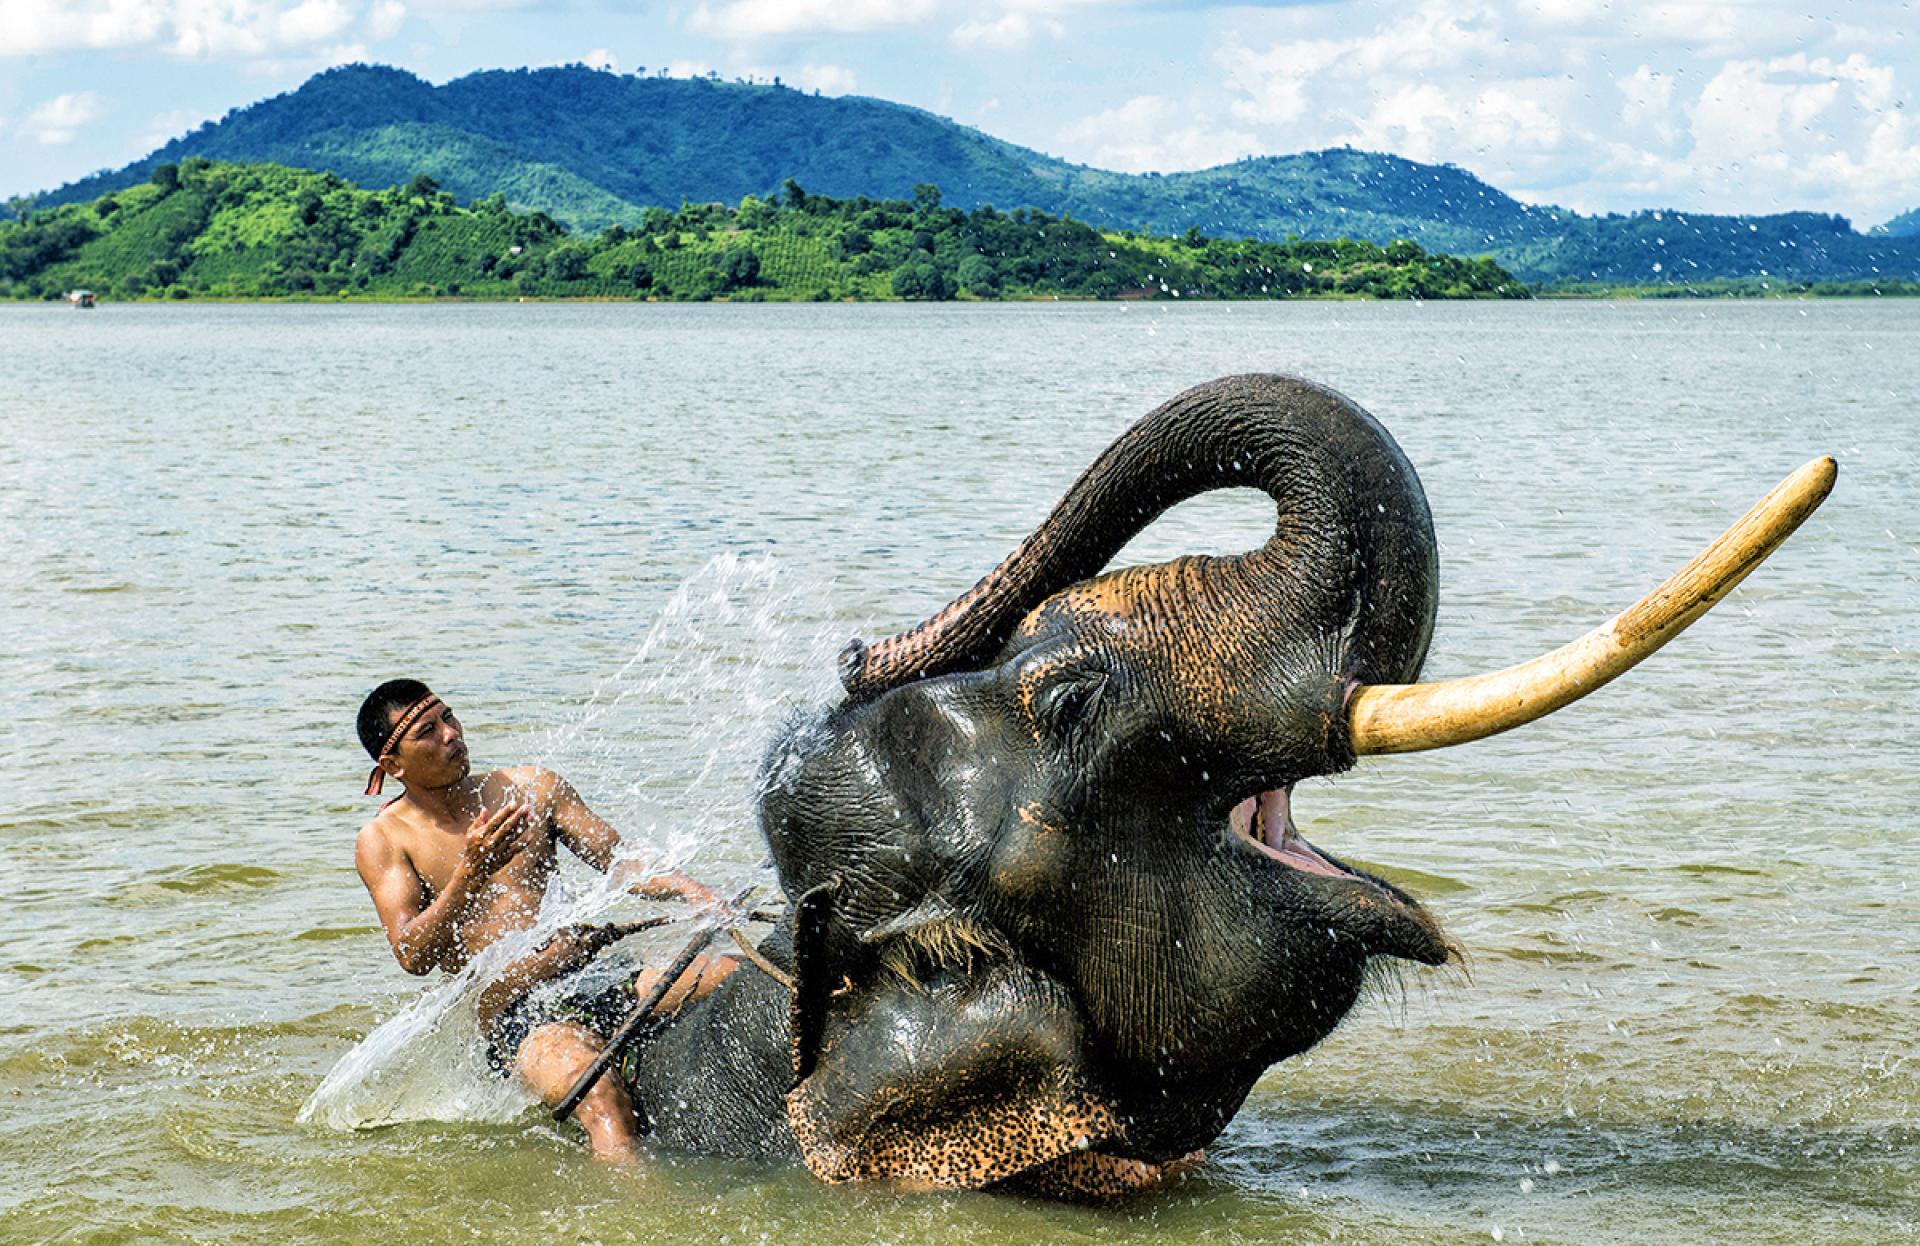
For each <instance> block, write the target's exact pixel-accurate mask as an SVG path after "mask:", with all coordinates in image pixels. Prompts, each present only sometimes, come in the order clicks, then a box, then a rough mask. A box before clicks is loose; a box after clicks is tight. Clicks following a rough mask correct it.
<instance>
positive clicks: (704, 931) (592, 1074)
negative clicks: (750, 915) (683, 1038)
mask: <svg viewBox="0 0 1920 1246" xmlns="http://www.w3.org/2000/svg"><path fill="white" fill-rule="evenodd" d="M753 892H754V889H753V888H752V887H748V888H747V889H746V890H745V891H742V892H741V893H740V894H739V895H737V896H735V897H734V898H733V899H732V900H730V901H728V903H727V907H728V908H729V909H732V908H737V907H739V906H740V905H742V904H745V903H746V900H747V897H748V896H750V895H752V894H753ZM720 927H721V924H720V922H719V921H717V920H716V921H709V922H708V923H706V924H705V925H704V926H702V927H701V928H700V929H699V930H697V931H695V932H694V935H693V938H691V939H689V940H687V945H686V946H685V947H683V948H681V949H680V954H679V955H678V956H676V957H674V958H673V963H672V964H671V965H669V966H667V970H666V972H665V973H663V974H661V975H660V978H659V980H658V981H657V982H655V983H654V984H653V989H652V990H650V991H648V992H647V997H646V998H645V999H643V1000H641V1001H640V1002H639V1003H638V1004H635V1005H634V1007H633V1011H632V1012H630V1013H628V1014H627V1019H626V1020H625V1021H623V1022H621V1023H620V1028H619V1029H617V1030H615V1031H614V1032H613V1035H612V1037H610V1038H609V1039H607V1045H606V1046H605V1047H603V1048H601V1050H600V1054H599V1055H597V1056H595V1057H594V1058H593V1063H592V1064H590V1065H588V1066H587V1070H586V1072H584V1073H582V1074H581V1075H580V1077H579V1080H577V1081H575V1082H574V1083H573V1089H572V1090H569V1091H568V1092H567V1095H566V1098H564V1099H562V1100H560V1102H559V1103H557V1104H555V1105H554V1109H553V1119H554V1120H556V1121H563V1120H565V1119H567V1117H569V1116H571V1115H573V1110H574V1109H575V1108H577V1107H579V1106H580V1101H581V1100H582V1099H584V1098H586V1097H587V1092H588V1091H591V1090H592V1089H593V1088H594V1086H595V1085H597V1084H598V1083H599V1081H600V1079H601V1077H603V1076H604V1075H605V1074H606V1071H607V1068H608V1067H609V1066H610V1065H612V1063H613V1062H614V1061H615V1060H616V1059H618V1058H619V1056H620V1049H621V1048H623V1047H625V1046H626V1045H627V1044H628V1043H630V1042H632V1041H633V1036H634V1035H635V1034H637V1033H639V1032H640V1027H641V1026H642V1025H645V1024H646V1022H647V1019H648V1018H649V1017H651V1016H652V1015H653V1010H654V1009H656V1008H658V1007H659V1006H660V1001H661V1000H663V999H665V998H666V997H667V992H668V991H670V990H672V989H673V987H674V984H675V983H677V982H679V981H680V978H681V975H683V974H685V973H686V972H687V969H688V968H689V967H690V966H691V965H692V964H693V962H694V961H695V960H696V959H698V957H699V955H700V953H701V952H704V951H705V950H706V948H707V944H709V943H711V942H713V937H714V936H715V935H717V934H719V933H720Z"/></svg>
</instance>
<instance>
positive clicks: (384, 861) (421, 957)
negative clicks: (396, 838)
mask: <svg viewBox="0 0 1920 1246" xmlns="http://www.w3.org/2000/svg"><path fill="white" fill-rule="evenodd" d="M531 812H532V810H531V809H529V808H528V807H527V806H526V805H507V806H505V807H503V808H501V809H499V810H496V811H495V812H493V813H491V814H489V813H487V811H486V810H484V809H483V810H481V811H480V816H479V817H477V818H475V819H474V820H473V824H472V825H471V826H469V827H468V828H467V839H466V843H465V844H463V845H462V846H461V851H460V860H459V863H458V864H457V865H455V866H454V870H453V877H452V878H451V879H449V880H448V881H447V886H446V890H444V891H442V892H441V893H440V894H439V895H438V896H435V897H434V899H433V902H432V903H431V904H428V903H426V902H425V901H426V893H427V888H426V884H425V883H423V882H422V881H421V879H420V875H419V874H418V873H416V872H415V871H414V868H413V865H412V863H411V862H409V861H408V860H407V857H406V854H405V853H403V852H401V851H400V849H399V847H398V846H397V845H395V844H394V842H393V841H392V839H390V838H389V837H388V836H387V834H386V833H385V832H384V831H382V830H381V829H380V828H379V827H378V826H377V825H375V824H374V823H368V824H367V825H366V826H364V827H362V828H361V830H360V837H359V838H358V839H357V840H355V841H354V845H353V864H354V868H355V869H357V870H358V871H359V872H360V881H361V882H363V883H365V884H366V885H367V894H368V895H370V896H372V897H373V907H374V911H375V912H377V913H378V914H379V915H380V925H381V926H382V927H384V928H385V929H386V932H387V943H388V944H389V945H390V946H391V947H392V948H393V958H394V959H395V960H397V961H399V962H400V967H401V968H402V969H404V970H406V971H407V972H408V973H411V974H425V973H431V972H433V971H434V970H435V969H439V968H443V967H444V968H447V969H458V968H459V967H460V965H461V964H462V963H463V962H464V959H465V958H464V957H463V956H462V954H461V948H460V941H459V937H458V936H459V920H460V915H461V913H463V912H464V911H465V910H466V907H467V904H468V902H469V901H470V900H471V899H472V897H473V892H474V890H475V889H476V888H477V887H478V886H479V885H480V884H481V883H483V882H485V881H486V879H487V878H488V877H489V876H490V875H492V874H493V873H494V871H496V870H498V869H499V868H500V867H501V866H502V865H505V864H506V863H507V861H509V860H510V859H512V857H513V855H514V853H516V852H518V851H519V850H520V848H521V846H522V845H521V843H520V840H521V837H522V835H523V834H524V832H525V831H526V828H527V826H528V824H529V820H530V819H529V815H530V814H531Z"/></svg>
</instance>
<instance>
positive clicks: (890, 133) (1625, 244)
mask: <svg viewBox="0 0 1920 1246" xmlns="http://www.w3.org/2000/svg"><path fill="white" fill-rule="evenodd" d="M188 156H203V157H208V158H211V159H216V160H230V161H271V162H275V163H279V164H285V165H291V166H296V167H301V168H310V169H319V170H326V171H329V172H332V173H335V174H338V175H339V176H341V177H343V178H346V179H348V180H350V181H353V182H357V183H359V184H361V185H365V186H390V185H398V184H400V183H403V182H406V181H408V180H410V179H411V178H413V177H414V176H416V175H418V174H426V175H428V176H430V177H432V178H434V179H435V180H436V181H437V182H438V183H439V184H440V185H441V186H442V187H444V188H446V189H447V190H448V191H450V192H451V193H453V194H454V195H455V196H456V197H457V198H459V199H460V200H461V201H462V202H467V203H472V202H475V201H478V200H480V199H484V198H485V197H487V196H489V195H492V194H495V193H500V194H503V195H504V196H505V197H506V202H507V203H508V204H509V205H511V206H513V207H516V208H520V209H525V210H537V211H540V212H544V213H546V214H548V215H550V216H552V217H553V218H554V219H556V220H558V221H561V222H562V223H564V224H566V225H568V226H570V227H572V228H575V229H578V230H584V231H597V230H601V229H604V228H606V227H608V226H611V225H616V224H619V225H625V226H629V227H631V226H634V225H637V224H638V223H639V222H640V220H641V213H642V211H643V210H644V209H646V208H648V207H662V208H677V207H678V206H679V205H680V204H681V203H682V202H696V203H705V202H720V203H737V202H738V201H739V200H740V199H741V198H742V197H743V196H746V195H749V194H755V195H762V196H764V195H767V194H770V193H771V192H772V191H773V190H774V189H775V188H776V187H777V186H778V185H779V184H780V183H781V181H782V180H783V179H786V178H793V179H794V180H796V181H798V182H799V183H800V184H801V185H803V186H805V187H807V189H808V190H810V191H813V192H815V193H819V194H825V195H829V196H834V197H839V198H851V197H854V196H858V195H867V196H870V197H874V198H888V197H895V198H898V197H905V196H908V195H910V194H911V193H912V188H913V187H914V186H915V185H918V184H932V185H937V186H939V187H940V188H941V189H942V190H943V192H944V193H945V195H946V201H947V203H948V204H950V205H951V206H955V207H959V208H965V209H971V208H974V207H979V206H982V205H988V204H991V205H993V206H995V207H997V208H1000V209H1002V210H1006V209H1012V208H1018V207H1027V208H1034V209H1038V210H1041V211H1043V212H1047V213H1052V214H1062V215H1064V214H1071V215H1073V216H1074V217H1077V218H1079V219H1081V220H1085V221H1089V222H1092V223H1093V224H1096V225H1100V226H1103V227H1110V228H1127V229H1138V230H1144V231H1149V232H1153V233H1160V234H1180V233H1184V232H1185V231H1186V230H1188V229H1190V228H1191V229H1198V230H1200V231H1201V232H1202V233H1204V234H1207V235H1211V236H1217V237H1230V238H1257V239H1267V240H1282V239H1285V238H1287V237H1289V236H1298V237H1302V238H1314V239H1331V238H1339V237H1347V238H1354V239H1365V240H1369V241H1373V242H1377V243H1382V244H1384V243H1388V242H1392V241H1395V240H1400V239H1406V240H1411V241H1413V242H1416V243H1418V244H1419V245H1421V246H1422V247H1424V248H1427V249H1430V250H1435V251H1444V252H1451V253H1455V254H1469V255H1480V254H1484V255H1491V256H1493V257H1494V258H1496V259H1498V260H1499V261H1500V262H1501V263H1502V264H1504V265H1505V266H1506V267H1508V268H1509V269H1511V270H1512V271H1513V272H1514V273H1515V274H1517V275H1518V276H1520V277H1521V278H1522V279H1523V280H1527V281H1532V282H1538V283H1544V284H1554V283H1601V284H1632V285H1654V286H1661V285H1676V286H1685V285H1691V284H1695V283H1700V282H1710V281H1712V280H1714V279H1734V280H1758V279H1761V278H1765V277H1771V278H1775V279H1780V280H1801V281H1813V280H1821V279H1835V278H1840V279H1856V280H1872V279H1876V278H1909V279H1910V278H1914V277H1920V235H1915V234H1913V233H1911V232H1885V233H1876V234H1872V235H1863V234H1859V233H1856V232H1855V231H1854V230H1853V229H1852V228H1851V226H1850V225H1849V224H1848V222H1847V221H1846V220H1845V219H1844V218H1841V217H1836V216H1824V215H1818V214H1813V213H1785V214H1779V215H1772V216H1754V217H1729V216H1712V215H1702V214H1693V213H1671V212H1669V213H1660V212H1648V213H1637V214H1634V215H1632V216H1624V217H1623V216H1612V215H1609V216H1581V215H1578V214H1575V213H1571V212H1568V211H1565V210H1563V209H1558V208H1551V207H1545V208H1543V207H1535V206H1530V205H1527V204H1523V203H1521V202H1519V201H1518V200H1516V199H1514V198H1513V197H1511V196H1510V195H1507V194H1504V193H1502V192H1501V191H1499V190H1496V189H1495V188H1493V187H1491V186H1489V185H1487V184H1486V183H1485V182H1482V181H1481V180H1479V179H1478V178H1476V177H1474V176H1473V175H1472V174H1470V173H1467V172H1465V171H1464V170H1461V169H1458V168H1455V167H1452V166H1435V165H1424V164H1418V163H1415V162H1413V161H1409V160H1403V159H1400V158H1399V157H1396V156H1387V155H1378V154H1374V153H1369V152H1361V151H1354V150H1350V149H1338V150H1331V151H1323V152H1312V153H1304V154H1299V155H1291V156H1272V157H1262V158H1258V159H1249V160H1242V161H1238V162H1236V163H1233V164H1230V165H1223V166H1220V167H1218V168H1213V169H1204V170H1200V171H1198V172H1192V173H1173V174H1166V175H1155V174H1144V175H1132V174H1122V173H1112V172H1107V171H1104V170H1100V169H1092V168H1087V167H1085V166H1081V165H1075V164H1070V163H1068V162H1066V161H1063V160H1059V159H1056V158H1054V157H1052V156H1047V155H1044V154H1042V153H1040V152H1036V151H1031V150H1029V149H1026V148H1022V147H1016V146H1014V145H1013V144H1011V143H1006V142H1002V141H1001V140H999V139H995V138H992V137H990V136H988V135H985V134H982V133H980V132H979V131H977V130H973V129H970V128H968V127H965V126H961V125H957V124H955V123H953V122H951V121H948V120H946V119H944V118H941V117H937V116H934V115H933V114H931V113H927V112H923V111H921V110H919V109H916V108H909V107H906V106H904V105H899V104H892V103H888V102H885V101H882V100H874V99H864V98H858V97H844V98H829V97H822V96H819V95H809V94H806V93H804V92H801V91H796V90H792V89H789V88H786V87H783V86H780V85H778V84H777V83H776V84H774V85H760V84H748V83H724V82H720V81H718V80H714V79H692V80H688V79H673V78H665V77H645V76H640V75H623V74H614V73H608V72H603V71H598V70H592V69H588V68H586V67H584V66H569V67H565V68H556V69H541V70H489V71H485V72H481V73H475V74H471V75H468V76H467V77H464V78H459V79H456V80H454V81H452V82H449V83H447V84H446V85H444V86H440V87H435V86H432V85H430V84H428V83H426V82H424V81H422V80H420V79H418V78H415V77H414V76H412V75H411V74H408V73H405V72H402V71H400V70H396V69H388V68H382V67H378V66H366V65H356V66H348V67H344V68H340V69H334V70H329V71H327V72H326V73H323V74H320V75H317V76H316V77H314V78H312V79H310V80H309V81H308V82H307V83H306V84H304V85H303V86H301V87H300V88H299V89H298V90H296V91H292V92H289V93H288V94H285V95H281V96H276V97H274V98H272V99H268V100H263V101H261V102H259V103H257V104H254V105H251V106H250V107H247V108H243V109H236V110H235V111H233V112H231V113H229V114H228V115H227V116H226V117H224V118H223V119H221V120H220V121H218V122H211V123H209V124H207V125H205V126H202V127H201V128H200V129H198V130H196V131H194V132H193V133H192V134H189V135H186V136H184V137H182V138H180V139H176V140H174V141H173V142H171V143H169V144H167V145H166V146H165V147H163V148H161V149H160V150H159V151H157V152H155V153H154V154H153V155H151V156H148V157H146V158H145V159H143V160H139V161H136V162H134V163H133V164H130V165H128V166H127V167H125V168H123V169H119V170H115V171H112V172H104V173H100V174H96V175H94V176H93V177H90V178H86V179H83V180H81V181H79V182H75V183H73V184H71V185H69V186H66V187H63V188H62V189H60V190H59V191H56V192H54V193H53V194H51V195H48V196H46V197H44V198H43V200H42V202H43V203H49V204H59V203H71V202H80V201H84V200H91V199H93V198H96V197H97V196H99V195H101V194H103V193H105V192H107V191H109V190H114V189H118V188H122V187H126V186H131V185H135V184H137V183H139V182H142V181H144V180H146V179H147V178H148V177H149V176H150V175H151V173H152V172H153V170H154V169H155V168H156V167H158V166H159V165H161V164H166V163H177V162H179V161H180V160H182V159H184V158H186V157H188ZM1905 219H1906V218H1902V220H1905Z"/></svg>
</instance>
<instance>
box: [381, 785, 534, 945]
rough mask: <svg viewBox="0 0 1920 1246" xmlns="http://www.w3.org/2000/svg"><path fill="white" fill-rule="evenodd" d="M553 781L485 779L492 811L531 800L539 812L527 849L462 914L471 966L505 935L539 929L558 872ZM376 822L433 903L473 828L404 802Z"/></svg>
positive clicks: (483, 791) (461, 933)
mask: <svg viewBox="0 0 1920 1246" xmlns="http://www.w3.org/2000/svg"><path fill="white" fill-rule="evenodd" d="M546 778H548V776H546V772H544V771H540V770H536V769H534V768H532V767H514V768H511V769H506V770H495V771H492V772H490V773H488V774H486V775H484V776H482V777H481V778H480V780H479V789H480V803H481V805H482V806H484V807H485V808H487V809H489V810H492V809H498V808H500V807H501V805H503V804H505V803H507V802H509V801H515V800H524V801H527V802H528V803H529V804H531V805H532V806H533V809H534V813H533V822H534V830H533V831H532V832H531V833H530V834H529V835H528V836H527V838H526V846H525V847H524V848H522V850H521V851H520V852H518V853H516V854H515V855H514V856H513V857H512V858H511V859H510V860H509V861H508V862H507V863H506V864H505V865H503V866H501V867H500V869H498V870H497V871H495V872H494V873H493V875H492V876H490V877H489V878H487V879H486V880H485V881H484V882H482V883H481V884H480V885H479V886H477V887H475V888H474V889H473V892H472V899H471V900H470V901H469V902H468V904H467V906H466V908H465V909H464V911H462V912H461V913H460V914H459V916H458V919H457V923H456V927H455V929H456V932H457V936H456V937H457V938H458V939H459V943H460V951H461V960H462V961H463V962H464V961H465V960H467V959H470V958H471V957H473V956H474V955H476V954H478V953H479V952H480V950H481V949H482V948H484V947H486V946H487V945H488V944H490V943H492V942H494V941H495V940H496V939H498V938H500V937H501V936H502V935H504V934H507V933H509V932H511V931H515V930H524V929H525V928H526V927H528V926H531V925H532V924H533V922H534V918H535V917H536V916H538V914H539V912H540V900H541V897H542V896H544V895H545V894H546V890H547V880H548V879H549V878H550V877H552V875H553V869H554V849H553V841H554V833H553V832H554V828H553V817H552V793H551V790H550V789H551V782H550V780H549V781H546V782H543V781H542V780H543V779H546ZM476 812H477V810H476ZM374 825H375V826H376V827H377V828H378V829H379V830H380V832H381V833H382V834H384V835H385V836H387V838H388V841H389V842H390V843H392V844H393V845H394V846H395V847H396V848H398V849H399V851H400V852H401V853H402V854H403V855H404V856H405V857H406V859H407V863H408V864H409V865H410V866H411V867H412V869H413V872H414V873H415V874H416V875H417V876H418V877H419V879H420V882H421V884H422V885H423V887H424V888H425V891H426V894H425V896H424V897H423V901H424V903H427V904H431V903H432V902H433V899H434V897H435V896H438V895H439V894H440V893H441V892H442V891H443V890H445V889H446V886H447V884H448V883H449V882H450V881H451V880H452V878H453V874H454V871H455V869H456V868H458V865H459V861H460V852H461V848H462V845H463V844H464V843H465V840H466V830H467V827H466V823H465V822H459V823H458V824H457V825H456V824H453V823H448V824H446V825H439V824H436V823H434V822H433V821H431V820H430V819H429V818H428V817H427V816H426V815H425V814H424V813H423V812H422V811H420V810H419V809H418V808H416V807H414V806H411V805H409V804H407V803H406V802H405V801H404V800H401V801H395V802H394V803H393V804H392V805H389V806H388V807H387V808H386V809H383V810H382V811H381V812H380V815H379V817H377V818H376V819H375V820H374Z"/></svg>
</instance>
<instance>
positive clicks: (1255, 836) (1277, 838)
mask: <svg viewBox="0 0 1920 1246" xmlns="http://www.w3.org/2000/svg"><path fill="white" fill-rule="evenodd" d="M1292 795H1293V793H1292V789H1291V788H1284V787H1276V788H1274V789H1273V790H1272V791H1267V792H1262V793H1260V794H1259V795H1258V796H1249V797H1247V798H1246V799H1245V800H1243V801H1241V802H1240V803H1239V804H1237V805H1235V806H1234V807H1233V813H1232V814H1231V815H1230V817H1229V821H1230V823H1231V825H1232V826H1233V829H1234V831H1235V833H1237V834H1240V835H1245V836H1246V837H1247V838H1248V839H1250V840H1252V841H1253V842H1254V845H1255V846H1256V847H1258V848H1259V849H1260V851H1262V852H1264V853H1266V854H1267V855H1268V856H1270V857H1272V858H1273V859H1274V860H1276V861H1280V862H1282V863H1284V864H1286V865H1290V866H1292V867H1293V868H1294V869H1296V870H1305V871H1306V872H1307V873H1309V874H1328V875H1332V876H1333V877H1336V878H1351V877H1353V875H1351V874H1350V873H1348V872H1347V871H1346V870H1343V869H1341V868H1340V867H1339V866H1337V865H1335V864H1334V863H1333V862H1331V861H1329V860H1327V859H1326V858H1325V857H1323V856H1321V855H1320V854H1319V853H1318V852H1316V851H1315V850H1314V847H1313V845H1312V844H1309V843H1308V842H1307V841H1306V840H1304V839H1302V838H1300V833H1299V832H1298V831H1296V830H1295V829H1294V825H1293V809H1292Z"/></svg>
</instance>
